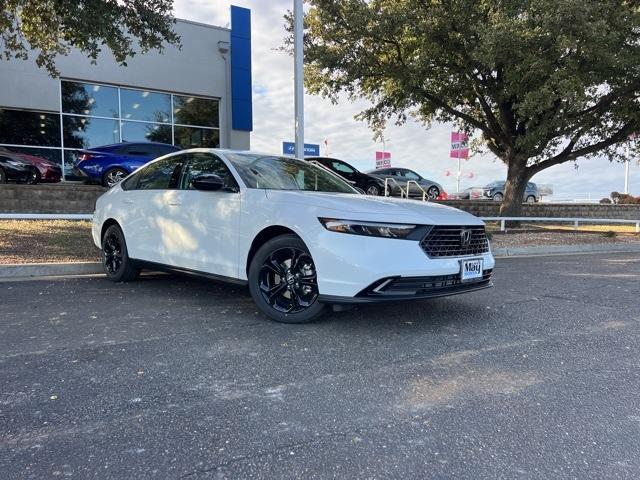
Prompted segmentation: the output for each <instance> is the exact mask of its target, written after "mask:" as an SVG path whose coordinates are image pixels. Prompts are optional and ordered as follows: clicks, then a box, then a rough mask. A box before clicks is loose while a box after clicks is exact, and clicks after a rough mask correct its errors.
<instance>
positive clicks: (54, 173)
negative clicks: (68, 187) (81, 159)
mask: <svg viewBox="0 0 640 480" xmlns="http://www.w3.org/2000/svg"><path fill="white" fill-rule="evenodd" d="M2 151H5V152H8V153H11V155H15V156H17V157H19V158H21V159H22V160H24V161H25V162H27V163H29V164H31V165H33V166H34V167H36V169H37V170H38V173H37V175H36V178H35V179H34V182H33V183H40V182H43V183H44V182H47V183H57V182H59V181H60V180H61V179H62V169H61V168H60V165H58V164H57V163H55V162H52V161H51V160H47V159H46V158H41V157H36V156H35V155H28V154H26V153H18V152H13V151H11V150H9V149H7V148H4V147H0V152H2Z"/></svg>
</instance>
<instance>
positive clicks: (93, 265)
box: [0, 262, 104, 278]
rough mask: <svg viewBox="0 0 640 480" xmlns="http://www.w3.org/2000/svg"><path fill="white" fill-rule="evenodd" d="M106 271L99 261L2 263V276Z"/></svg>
mask: <svg viewBox="0 0 640 480" xmlns="http://www.w3.org/2000/svg"><path fill="white" fill-rule="evenodd" d="M100 273H104V270H103V269H102V264H101V263H98V262H80V263H78V262H69V263H26V264H19V265H0V278H24V277H59V276H63V275H95V274H100Z"/></svg>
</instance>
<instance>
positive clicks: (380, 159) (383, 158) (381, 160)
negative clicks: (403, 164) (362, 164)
mask: <svg viewBox="0 0 640 480" xmlns="http://www.w3.org/2000/svg"><path fill="white" fill-rule="evenodd" d="M389 167H391V152H376V168H389Z"/></svg>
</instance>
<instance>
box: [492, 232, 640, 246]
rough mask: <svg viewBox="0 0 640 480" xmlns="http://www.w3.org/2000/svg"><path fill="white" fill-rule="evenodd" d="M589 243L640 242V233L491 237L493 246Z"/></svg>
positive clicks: (504, 235) (568, 233)
mask: <svg viewBox="0 0 640 480" xmlns="http://www.w3.org/2000/svg"><path fill="white" fill-rule="evenodd" d="M587 243H639V244H640V235H635V234H620V233H619V234H616V235H615V236H608V235H606V234H604V233H582V232H518V233H494V234H493V236H492V238H491V246H492V247H493V248H504V247H529V246H540V245H583V244H587Z"/></svg>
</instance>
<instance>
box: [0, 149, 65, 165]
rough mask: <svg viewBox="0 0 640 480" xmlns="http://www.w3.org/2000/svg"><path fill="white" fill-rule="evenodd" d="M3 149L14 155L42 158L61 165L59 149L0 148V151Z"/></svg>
mask: <svg viewBox="0 0 640 480" xmlns="http://www.w3.org/2000/svg"><path fill="white" fill-rule="evenodd" d="M3 149H6V150H9V151H10V152H14V153H21V154H23V155H31V156H33V157H40V158H44V159H45V160H49V161H51V162H53V163H57V164H58V165H60V164H61V163H62V158H61V156H60V149H59V148H31V147H14V146H11V147H0V151H2V150H3Z"/></svg>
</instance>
